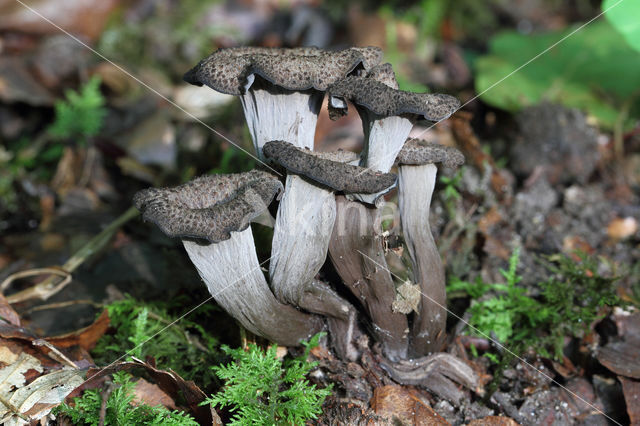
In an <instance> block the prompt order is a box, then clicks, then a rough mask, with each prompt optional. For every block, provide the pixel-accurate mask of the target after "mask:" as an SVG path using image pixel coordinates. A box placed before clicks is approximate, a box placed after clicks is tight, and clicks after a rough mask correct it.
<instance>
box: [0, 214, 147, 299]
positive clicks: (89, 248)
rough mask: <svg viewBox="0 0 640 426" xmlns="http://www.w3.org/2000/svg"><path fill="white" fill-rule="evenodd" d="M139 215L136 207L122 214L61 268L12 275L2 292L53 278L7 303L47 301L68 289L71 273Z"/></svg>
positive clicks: (6, 281)
mask: <svg viewBox="0 0 640 426" xmlns="http://www.w3.org/2000/svg"><path fill="white" fill-rule="evenodd" d="M137 215H138V210H137V209H136V208H135V207H130V208H129V209H128V210H127V211H125V212H124V213H123V214H121V215H120V217H118V218H117V219H116V220H114V221H113V222H111V223H110V224H109V225H108V226H107V227H106V228H105V229H103V230H102V232H100V233H99V234H98V235H96V236H95V237H93V238H92V239H91V240H90V241H89V242H88V243H86V244H85V245H84V246H82V247H81V248H80V249H79V250H78V251H77V252H75V253H74V254H73V255H72V256H71V257H70V258H69V259H68V260H67V261H66V262H65V263H64V265H62V266H61V267H59V268H58V267H50V268H35V269H30V270H27V271H20V272H17V273H15V274H12V275H11V276H9V277H8V278H7V279H5V280H4V281H3V282H2V284H0V292H2V291H4V290H5V289H6V288H7V287H8V286H9V285H10V284H11V283H12V282H13V281H15V280H16V279H19V278H23V277H28V276H34V275H41V274H47V273H48V274H51V275H52V276H50V277H49V278H47V279H46V280H44V281H42V282H40V283H38V284H36V285H34V286H33V287H30V288H28V289H25V290H22V291H19V292H17V293H15V294H12V295H11V296H8V297H7V301H8V302H9V303H11V304H13V303H18V302H22V301H25V300H29V299H36V298H38V299H40V300H47V299H48V298H50V297H51V296H53V295H54V294H57V293H58V292H59V291H60V290H62V289H63V288H64V287H66V286H67V284H69V283H70V282H71V273H72V272H73V271H75V270H76V269H77V268H78V266H80V265H82V264H83V263H84V262H85V261H86V260H87V259H89V258H90V257H91V256H93V255H94V254H95V253H97V252H98V251H100V250H101V249H102V248H104V247H105V246H106V245H107V243H108V242H109V241H110V240H111V237H112V236H113V234H115V233H116V231H117V230H118V229H120V227H121V226H122V225H124V224H125V223H127V222H128V221H130V220H131V219H133V218H134V217H136V216H137ZM58 277H64V278H63V279H62V281H59V282H57V278H58Z"/></svg>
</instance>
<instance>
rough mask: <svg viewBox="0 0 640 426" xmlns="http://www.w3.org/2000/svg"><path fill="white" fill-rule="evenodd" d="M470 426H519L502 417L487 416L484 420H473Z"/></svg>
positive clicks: (511, 420)
mask: <svg viewBox="0 0 640 426" xmlns="http://www.w3.org/2000/svg"><path fill="white" fill-rule="evenodd" d="M469 426H518V423H517V422H516V421H515V420H513V419H511V418H509V417H502V416H487V417H484V418H482V419H476V420H471V421H470V422H469Z"/></svg>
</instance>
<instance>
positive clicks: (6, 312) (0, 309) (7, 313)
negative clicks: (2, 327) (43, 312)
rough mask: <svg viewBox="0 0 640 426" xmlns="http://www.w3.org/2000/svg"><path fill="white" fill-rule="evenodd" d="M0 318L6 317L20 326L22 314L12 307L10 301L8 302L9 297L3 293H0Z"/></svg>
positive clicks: (8, 320)
mask: <svg viewBox="0 0 640 426" xmlns="http://www.w3.org/2000/svg"><path fill="white" fill-rule="evenodd" d="M0 318H2V319H4V320H5V321H7V322H9V323H10V324H13V325H17V326H18V327H20V316H19V315H18V313H17V312H16V311H15V310H14V309H13V308H12V307H11V305H10V304H9V302H7V299H6V298H5V297H4V296H3V295H2V294H0Z"/></svg>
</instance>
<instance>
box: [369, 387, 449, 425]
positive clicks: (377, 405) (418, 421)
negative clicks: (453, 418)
mask: <svg viewBox="0 0 640 426" xmlns="http://www.w3.org/2000/svg"><path fill="white" fill-rule="evenodd" d="M371 408H372V409H373V411H375V413H376V414H377V415H379V416H381V417H385V418H387V419H388V420H390V421H392V422H393V423H392V424H397V423H399V424H404V425H420V426H442V425H449V424H450V423H449V422H447V421H446V420H445V419H443V418H442V417H441V416H440V415H439V414H438V413H436V412H435V411H433V410H432V409H431V407H430V406H429V404H428V403H427V401H425V399H424V398H423V397H422V395H420V394H419V392H417V391H416V390H415V389H408V388H406V387H404V386H398V385H389V386H382V387H379V388H376V389H375V390H374V392H373V398H371Z"/></svg>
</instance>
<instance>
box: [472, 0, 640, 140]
mask: <svg viewBox="0 0 640 426" xmlns="http://www.w3.org/2000/svg"><path fill="white" fill-rule="evenodd" d="M620 7H621V6H620ZM574 30H575V28H571V29H567V30H564V31H560V32H553V33H546V34H540V35H533V36H524V35H521V34H518V33H515V32H507V33H502V34H500V35H498V36H496V37H495V38H494V39H493V40H491V43H490V46H489V54H488V55H486V56H483V57H481V58H479V59H478V60H477V61H476V81H475V86H476V91H477V92H478V93H482V95H481V98H482V99H483V100H484V101H485V102H487V103H488V104H490V105H493V106H495V107H498V108H502V109H505V110H509V111H518V110H519V109H521V108H524V107H527V106H531V105H535V104H538V103H540V102H542V101H549V102H553V103H560V104H563V105H565V106H568V107H574V108H579V109H582V110H584V111H586V112H588V113H589V114H592V115H593V116H594V117H596V118H597V119H598V121H599V122H600V124H601V125H603V126H604V127H607V128H612V127H613V126H614V124H615V123H616V120H617V119H618V115H619V112H618V111H619V109H620V107H621V105H622V104H623V103H624V102H625V101H626V100H628V99H629V97H630V96H632V95H633V94H634V92H637V91H638V88H640V53H639V52H637V51H635V50H633V49H632V48H631V47H630V46H629V45H628V44H627V42H626V41H625V39H624V37H623V36H622V35H621V34H620V33H619V32H618V31H616V30H615V29H614V28H613V27H612V26H611V24H610V23H609V22H607V21H606V20H602V21H598V22H594V23H592V24H589V25H588V26H586V27H584V28H582V29H581V30H579V31H577V32H576V33H575V34H573V35H571V36H569V37H567V38H566V39H565V40H564V41H562V42H561V43H559V44H558V45H557V46H555V47H554V48H553V49H551V50H549V51H548V52H546V53H544V54H542V55H541V56H540V57H538V58H537V59H535V60H533V61H532V62H531V63H529V64H527V65H526V66H524V67H523V68H521V69H518V68H519V67H521V66H522V65H524V64H525V63H527V61H529V60H531V59H532V58H534V57H536V55H538V54H541V53H542V52H544V51H545V49H547V48H548V47H550V46H552V45H553V44H554V43H556V42H558V41H560V40H561V39H562V38H563V37H565V36H568V35H569V34H570V33H571V32H572V31H574ZM516 70H517V72H516ZM507 76H508V77H507ZM505 77H506V78H505ZM502 79H504V80H502ZM501 80H502V81H501ZM485 91H486V92H485ZM629 115H630V117H637V116H638V115H640V99H638V98H637V97H636V99H635V103H634V104H633V105H632V106H631V112H630V114H629ZM629 123H632V120H631V119H630V120H629ZM629 123H628V124H629Z"/></svg>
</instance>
